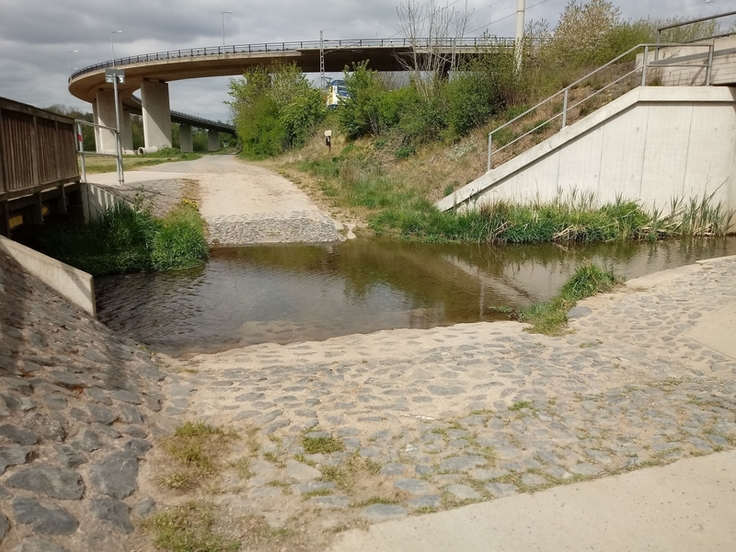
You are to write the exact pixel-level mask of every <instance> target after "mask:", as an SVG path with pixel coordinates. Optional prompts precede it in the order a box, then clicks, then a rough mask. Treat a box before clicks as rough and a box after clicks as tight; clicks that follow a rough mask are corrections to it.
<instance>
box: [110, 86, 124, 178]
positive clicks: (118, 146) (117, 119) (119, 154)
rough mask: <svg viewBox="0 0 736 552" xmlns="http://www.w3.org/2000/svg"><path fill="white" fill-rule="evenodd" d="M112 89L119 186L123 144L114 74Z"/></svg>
mask: <svg viewBox="0 0 736 552" xmlns="http://www.w3.org/2000/svg"><path fill="white" fill-rule="evenodd" d="M112 89H113V90H114V91H115V125H116V127H117V130H116V131H115V147H116V153H117V156H116V157H117V160H118V184H120V185H121V186H122V185H123V184H125V181H124V178H123V144H122V141H121V140H120V105H119V103H118V77H117V75H115V78H113V85H112Z"/></svg>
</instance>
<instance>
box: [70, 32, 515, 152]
mask: <svg viewBox="0 0 736 552" xmlns="http://www.w3.org/2000/svg"><path fill="white" fill-rule="evenodd" d="M513 44H514V41H513V39H510V38H500V39H493V40H489V39H488V38H486V37H471V38H462V39H448V40H444V41H439V42H438V41H430V40H428V39H417V40H414V41H410V40H408V39H401V38H398V39H397V38H387V39H386V38H376V39H350V40H325V41H323V42H320V41H302V42H272V43H256V44H244V45H233V46H217V47H208V48H190V49H180V50H169V51H166V52H155V53H150V54H143V55H138V56H130V57H124V58H118V59H115V60H110V61H106V62H103V63H98V64H95V65H90V66H88V67H85V68H83V69H81V70H79V71H76V72H74V73H73V74H72V75H71V77H70V78H69V92H70V93H71V94H72V95H74V96H75V97H77V98H79V99H81V100H85V101H88V102H92V104H93V106H94V112H95V119H96V121H97V122H98V123H99V124H103V125H106V126H113V127H114V126H115V124H114V120H115V119H114V113H115V106H114V100H113V94H112V85H111V84H108V83H106V82H105V69H108V68H112V67H115V68H117V69H122V70H124V71H125V83H124V84H121V85H119V93H120V101H121V104H122V107H123V108H126V110H128V111H131V112H137V111H138V110H140V111H141V112H142V116H143V126H144V139H145V142H146V146H166V145H169V146H170V145H171V110H170V109H169V96H168V84H167V83H168V82H170V81H176V80H184V79H194V78H205V77H221V76H234V75H241V74H242V73H243V72H244V71H246V70H247V69H249V68H252V67H257V66H261V65H266V64H269V63H271V62H274V61H284V62H287V63H289V62H295V63H296V64H297V66H298V67H299V68H301V69H302V71H304V72H306V73H318V72H320V71H321V70H322V69H324V71H326V72H340V71H342V70H343V69H344V68H345V67H346V66H350V65H351V64H352V63H358V62H361V61H364V60H370V67H371V68H372V69H374V70H377V71H401V70H404V68H405V66H404V65H403V64H402V61H401V60H402V58H406V57H407V56H409V55H410V54H412V53H414V52H418V53H419V55H420V56H421V55H423V54H424V52H427V51H430V50H431V51H433V52H436V51H438V50H439V51H440V52H442V53H443V54H444V55H445V56H447V59H448V64H449V60H450V58H451V57H452V56H456V57H458V56H459V57H468V56H473V55H477V54H478V52H479V51H487V50H488V49H489V48H494V49H497V48H502V49H506V48H513ZM322 60H323V63H324V66H322V63H321V61H322ZM138 89H140V90H141V103H142V105H141V104H139V103H137V102H136V101H135V100H134V97H133V93H134V92H135V91H136V90H138ZM180 115H183V114H180ZM184 124H186V123H184ZM193 124H194V126H200V125H198V124H195V123H193ZM123 127H124V129H125V125H123ZM203 128H211V127H207V126H204V127H203ZM98 138H99V140H98V150H100V151H102V150H113V149H114V139H113V138H112V135H110V136H106V135H105V132H104V131H100V133H99V135H98ZM125 141H126V138H125V132H124V142H125ZM131 145H132V144H131Z"/></svg>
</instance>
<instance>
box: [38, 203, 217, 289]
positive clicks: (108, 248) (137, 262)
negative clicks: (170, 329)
mask: <svg viewBox="0 0 736 552" xmlns="http://www.w3.org/2000/svg"><path fill="white" fill-rule="evenodd" d="M204 228H205V226H204V221H203V220H202V217H201V216H200V214H199V211H198V210H197V209H196V207H195V206H194V205H193V204H192V203H191V202H181V203H179V204H177V205H176V206H175V207H174V208H173V209H172V210H171V211H170V212H169V213H168V214H167V215H166V216H165V217H163V218H156V217H154V216H153V215H152V214H151V212H150V211H149V210H147V209H141V208H134V207H130V206H129V205H126V204H118V205H115V206H114V207H111V208H110V209H109V210H108V211H107V212H106V213H105V215H104V216H103V217H102V218H101V219H100V220H98V221H93V222H90V223H89V224H85V225H73V224H69V223H67V222H56V223H49V224H44V225H43V226H41V227H38V228H35V229H34V233H33V234H32V236H31V237H30V242H31V243H30V244H31V246H32V247H34V248H35V249H37V250H38V251H40V252H42V253H44V254H46V255H49V256H51V257H54V258H56V259H58V260H60V261H62V262H64V263H67V264H70V265H72V266H74V267H76V268H79V269H81V270H84V271H85V272H89V273H90V274H92V275H94V276H101V275H104V274H112V273H125V272H154V271H164V270H175V269H182V268H191V267H193V266H197V265H200V264H202V263H203V262H204V261H205V260H206V259H207V257H208V256H209V250H208V248H207V242H206V240H205V237H204Z"/></svg>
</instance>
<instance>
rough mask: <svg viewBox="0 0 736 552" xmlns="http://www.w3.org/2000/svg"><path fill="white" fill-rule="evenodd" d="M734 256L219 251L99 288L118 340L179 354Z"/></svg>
mask: <svg viewBox="0 0 736 552" xmlns="http://www.w3.org/2000/svg"><path fill="white" fill-rule="evenodd" d="M724 255H736V238H723V239H714V240H703V241H667V242H660V243H654V244H650V243H611V244H597V245H588V246H560V245H551V244H545V245H540V246H488V245H467V244H463V245H457V244H448V245H438V244H421V243H409V242H401V241H396V240H388V239H370V240H353V241H349V242H345V243H342V244H338V245H332V246H258V247H243V248H223V249H215V250H213V251H212V257H211V259H210V261H209V262H208V263H207V265H205V266H203V267H199V268H196V269H191V270H182V271H174V272H166V273H156V274H129V275H124V276H106V277H102V278H98V279H96V280H95V286H96V294H97V306H98V315H99V318H100V320H101V321H103V322H104V323H105V324H107V325H108V326H110V327H111V328H112V329H114V330H117V331H120V332H122V333H124V334H126V335H128V336H130V337H132V338H134V339H136V340H138V341H140V342H142V343H145V344H147V345H149V346H151V347H152V348H153V349H155V350H159V351H162V352H166V353H169V354H173V355H182V354H187V353H194V352H213V351H218V350H225V349H228V348H231V347H233V346H236V345H252V344H257V343H264V342H277V343H290V342H296V341H306V340H322V339H327V338H330V337H335V336H340V335H349V334H354V333H368V332H372V331H376V330H381V329H391V328H431V327H435V326H446V325H452V324H457V323H461V322H478V321H492V320H499V319H507V318H508V315H506V314H503V312H501V311H505V310H507V309H519V308H522V307H525V306H527V305H529V304H531V303H533V302H536V301H543V300H546V299H549V298H550V297H552V296H553V295H555V294H556V293H557V291H558V290H559V288H560V286H561V285H562V284H563V283H564V281H565V280H566V279H567V278H568V277H569V276H570V275H571V274H572V273H573V272H574V270H575V268H576V267H577V266H579V265H580V264H581V263H582V262H584V261H586V260H591V261H593V262H595V263H598V264H602V265H606V266H610V267H612V268H613V269H614V271H615V272H616V273H617V274H620V275H622V276H624V277H625V278H627V279H629V278H635V277H637V276H642V275H645V274H649V273H652V272H657V271H660V270H664V269H668V268H675V267H678V266H682V265H684V264H690V263H692V262H694V261H695V260H698V259H704V258H710V257H718V256H724Z"/></svg>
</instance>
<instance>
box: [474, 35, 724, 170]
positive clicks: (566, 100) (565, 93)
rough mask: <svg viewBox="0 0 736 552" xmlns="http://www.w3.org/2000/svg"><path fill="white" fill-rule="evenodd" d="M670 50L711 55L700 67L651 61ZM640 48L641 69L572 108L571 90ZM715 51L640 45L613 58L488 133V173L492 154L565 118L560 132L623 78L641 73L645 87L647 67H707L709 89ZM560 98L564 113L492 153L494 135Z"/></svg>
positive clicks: (711, 48)
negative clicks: (573, 116)
mask: <svg viewBox="0 0 736 552" xmlns="http://www.w3.org/2000/svg"><path fill="white" fill-rule="evenodd" d="M671 47H686V48H707V49H708V53H707V56H706V62H705V64H704V65H702V66H700V65H681V64H675V63H672V64H668V63H666V60H657V61H656V63H652V62H651V61H650V60H649V49H650V48H654V49H655V57H656V54H658V53H659V49H661V48H671ZM641 48H643V49H644V57H643V61H642V64H641V67H635V68H634V69H633V70H632V71H629V72H628V73H626V74H625V75H623V76H622V77H619V78H617V79H616V80H614V81H613V82H610V83H608V84H607V85H605V86H603V87H601V88H599V89H598V90H596V91H594V92H593V93H592V94H590V95H588V96H586V97H585V98H583V99H582V100H580V101H579V102H577V103H576V104H574V105H572V106H571V105H569V94H570V90H572V89H573V88H574V87H576V86H577V85H579V84H581V83H583V82H585V81H586V80H588V79H590V78H591V77H593V76H595V75H596V74H597V73H599V72H601V71H603V70H604V69H607V68H609V67H611V66H612V65H614V64H615V63H617V62H619V61H621V60H622V59H624V58H625V57H627V56H630V55H631V54H633V53H634V52H636V51H638V50H640V49H641ZM713 49H714V46H713V44H639V45H637V46H634V47H633V48H631V49H629V50H627V51H626V52H624V53H623V54H621V55H619V56H617V57H615V58H614V59H612V60H611V61H609V62H608V63H606V64H605V65H602V66H600V67H598V68H597V69H595V70H594V71H591V72H590V73H588V74H587V75H585V76H584V77H582V78H580V79H578V80H576V81H575V82H573V83H572V84H570V85H568V86H567V87H565V88H563V89H562V90H560V91H559V92H557V93H555V94H553V95H552V96H549V97H548V98H546V99H544V100H542V101H541V102H539V103H538V104H536V105H535V106H533V107H530V108H529V109H527V110H526V111H525V112H524V113H522V114H521V115H518V116H516V117H514V118H513V119H511V120H510V121H508V122H506V123H504V124H503V125H501V126H499V127H498V128H495V129H493V130H492V131H491V132H489V133H488V164H487V170H488V171H490V170H491V169H492V168H493V163H492V158H493V154H494V153H496V154H498V153H500V152H501V151H503V150H505V149H506V148H508V147H510V146H512V145H514V144H515V143H517V142H518V141H519V140H521V139H522V138H525V137H526V136H528V135H530V134H532V133H533V132H534V131H536V130H538V129H540V128H542V127H543V126H545V125H547V124H549V123H551V122H552V121H555V120H556V119H558V118H560V117H561V118H562V126H561V129H560V130H562V129H563V128H565V127H566V126H567V114H568V112H569V111H570V110H571V109H573V108H575V107H577V106H579V105H580V104H582V103H583V102H586V101H588V100H590V99H591V98H593V97H595V96H596V95H598V94H600V93H601V92H603V91H604V90H606V89H608V88H610V87H611V86H613V85H615V84H618V83H619V82H621V81H622V80H624V79H626V78H628V77H630V76H632V75H634V74H636V73H638V72H640V71H641V73H642V78H641V82H640V84H641V86H644V85H645V84H646V80H647V68H648V67H655V68H659V67H663V66H667V67H670V66H671V67H704V68H706V69H707V70H706V77H705V85H706V86H709V85H710V77H711V68H712V65H713ZM560 96H562V98H563V102H562V111H561V112H560V113H557V114H555V115H553V116H552V117H549V118H548V119H546V120H544V121H542V122H540V123H539V124H537V125H536V126H535V127H534V128H532V129H531V130H528V131H527V132H525V133H524V134H522V135H520V136H517V137H516V138H514V139H513V140H511V141H510V142H508V143H506V144H504V145H503V146H501V147H500V148H498V149H497V150H496V151H495V152H494V151H493V135H494V134H496V133H497V132H499V131H500V130H503V129H505V128H508V127H509V126H511V125H512V124H514V123H516V122H518V121H520V120H521V119H523V118H524V117H526V116H527V115H529V114H530V113H532V112H533V111H535V110H537V109H539V108H540V107H542V106H543V105H546V104H548V103H550V102H552V101H553V100H555V99H556V98H559V97H560Z"/></svg>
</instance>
